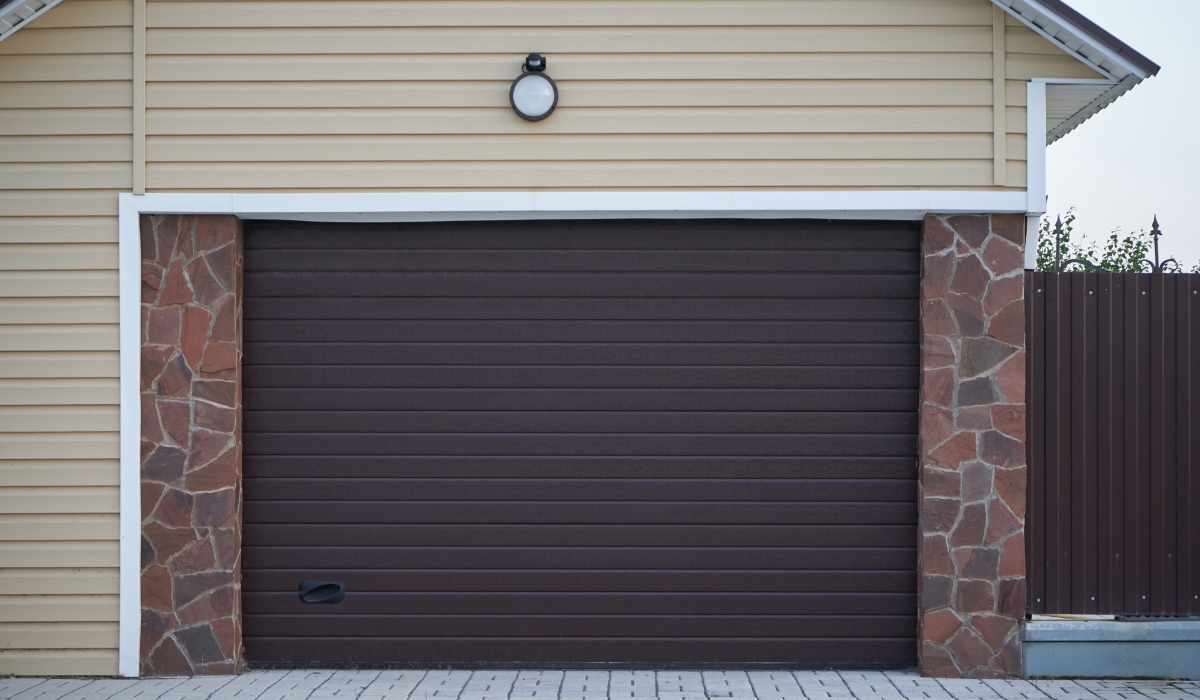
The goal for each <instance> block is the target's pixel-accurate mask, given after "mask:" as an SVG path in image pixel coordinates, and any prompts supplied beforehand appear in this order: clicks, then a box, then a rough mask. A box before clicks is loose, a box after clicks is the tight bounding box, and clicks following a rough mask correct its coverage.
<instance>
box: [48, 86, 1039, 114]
mask: <svg viewBox="0 0 1200 700" xmlns="http://www.w3.org/2000/svg"><path fill="white" fill-rule="evenodd" d="M1013 82H1015V81H1013ZM510 85H511V80H465V81H455V82H429V81H420V82H418V81H362V80H354V81H342V82H338V81H316V80H314V81H307V82H237V83H228V82H211V83H173V82H157V83H150V84H149V85H147V86H146V104H147V106H148V107H149V108H150V109H156V108H158V109H186V108H191V109H216V108H276V109H278V108H326V107H329V106H330V105H337V106H339V107H343V108H346V107H422V108H430V107H507V106H508V89H509V86H510ZM1020 85H1021V86H1022V88H1021V89H1022V91H1023V90H1024V83H1021V84H1020ZM563 91H564V99H566V100H568V102H564V103H563V104H564V106H565V105H567V104H569V105H570V106H571V107H721V106H728V105H741V106H758V107H806V106H833V107H854V106H866V107H879V106H897V107H910V106H911V107H920V106H974V107H990V106H991V104H992V83H991V81H990V80H905V81H895V80H762V79H755V80H715V79H703V80H689V81H686V82H681V81H670V80H623V79H614V80H576V81H572V82H571V83H570V87H567V86H566V85H564V86H563ZM568 91H569V94H567V93H568ZM1024 99H1025V98H1024V92H1022V98H1021V104H1022V105H1024V104H1025V102H1024ZM1014 104H1015V103H1014ZM44 106H47V107H51V106H55V105H44Z"/></svg>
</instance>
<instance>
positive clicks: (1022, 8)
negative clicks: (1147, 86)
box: [992, 0, 1148, 81]
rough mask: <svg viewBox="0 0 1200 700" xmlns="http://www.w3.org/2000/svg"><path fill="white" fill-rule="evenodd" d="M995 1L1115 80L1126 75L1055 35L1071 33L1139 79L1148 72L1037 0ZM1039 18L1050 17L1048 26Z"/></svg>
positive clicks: (1027, 24) (1058, 44)
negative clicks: (1104, 65) (1085, 54)
mask: <svg viewBox="0 0 1200 700" xmlns="http://www.w3.org/2000/svg"><path fill="white" fill-rule="evenodd" d="M992 3H993V4H995V5H998V6H999V7H1001V8H1003V9H1004V10H1005V12H1008V13H1009V14H1010V15H1012V16H1013V17H1015V18H1017V20H1018V21H1020V22H1021V23H1022V24H1024V25H1025V26H1027V27H1029V28H1030V29H1032V30H1033V31H1035V32H1037V33H1038V34H1040V35H1041V36H1042V37H1044V38H1045V39H1047V40H1048V41H1050V42H1051V43H1053V44H1055V45H1056V46H1059V47H1060V48H1062V49H1063V50H1064V51H1066V52H1067V53H1069V54H1070V55H1071V56H1074V57H1075V58H1077V59H1079V60H1080V61H1082V62H1084V63H1086V64H1087V65H1089V66H1091V67H1092V68H1094V69H1096V70H1097V71H1099V72H1100V73H1102V74H1104V75H1105V76H1108V77H1109V78H1111V79H1112V80H1114V81H1117V80H1121V79H1122V78H1124V77H1125V76H1124V75H1116V74H1114V73H1112V72H1111V71H1109V70H1108V69H1106V68H1104V67H1103V66H1102V65H1100V63H1099V62H1098V61H1094V60H1091V59H1089V58H1088V57H1086V56H1084V55H1082V54H1080V53H1079V52H1078V51H1077V50H1075V49H1074V48H1072V47H1071V46H1070V45H1069V44H1068V43H1066V42H1065V41H1063V40H1062V39H1060V38H1059V37H1057V36H1055V34H1057V33H1059V32H1062V33H1064V34H1066V35H1068V36H1069V37H1070V38H1071V39H1072V40H1073V41H1074V42H1077V43H1078V44H1079V45H1083V46H1087V47H1088V48H1089V49H1091V50H1092V51H1095V52H1096V53H1099V54H1101V55H1102V56H1104V57H1105V58H1106V59H1107V60H1109V61H1111V62H1112V63H1114V64H1116V65H1118V66H1120V67H1121V68H1122V69H1124V70H1125V71H1126V72H1127V73H1132V74H1133V75H1136V76H1138V79H1139V80H1144V79H1145V78H1146V77H1147V75H1148V74H1147V73H1146V71H1145V70H1143V69H1142V68H1139V67H1138V66H1136V65H1134V64H1133V63H1131V62H1130V61H1129V60H1128V59H1127V58H1125V57H1124V56H1122V55H1121V54H1119V53H1117V52H1115V51H1113V50H1112V49H1110V48H1108V47H1107V46H1104V45H1103V44H1100V43H1099V42H1097V41H1094V40H1093V39H1092V38H1091V37H1090V36H1089V35H1088V34H1087V32H1084V31H1082V30H1081V29H1079V27H1077V26H1075V25H1074V24H1073V23H1071V22H1069V21H1067V20H1066V19H1064V18H1063V17H1062V15H1060V14H1058V13H1056V12H1053V11H1051V10H1050V9H1048V8H1047V7H1046V6H1045V5H1043V4H1042V3H1040V2H1038V1H1037V0H992ZM1030 11H1032V12H1030ZM1028 14H1032V15H1034V17H1032V18H1031V17H1028V16H1027V15H1028ZM1039 18H1040V19H1042V20H1049V21H1048V22H1043V24H1044V25H1045V26H1043V25H1041V24H1039V23H1038V22H1037V20H1038V19H1039ZM1046 27H1049V28H1050V29H1047V28H1046ZM1052 31H1053V33H1051V32H1052Z"/></svg>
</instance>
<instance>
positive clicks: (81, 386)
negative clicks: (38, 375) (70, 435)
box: [0, 377, 119, 406]
mask: <svg viewBox="0 0 1200 700" xmlns="http://www.w3.org/2000/svg"><path fill="white" fill-rule="evenodd" d="M117 403H119V386H118V381H117V378H116V377H113V378H112V379H0V406H56V405H57V406H76V405H96V404H100V405H105V406H113V405H116V404H117Z"/></svg>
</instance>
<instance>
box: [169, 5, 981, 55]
mask: <svg viewBox="0 0 1200 700" xmlns="http://www.w3.org/2000/svg"><path fill="white" fill-rule="evenodd" d="M336 21H337V23H338V25H339V26H343V27H417V26H430V27H444V26H466V27H472V26H474V27H529V26H541V27H570V26H575V25H584V26H587V25H591V26H617V27H621V26H672V25H678V26H739V25H749V26H772V25H833V26H840V25H845V24H847V23H853V24H860V25H883V26H888V25H909V26H913V25H915V26H922V25H988V26H990V25H991V22H992V17H991V8H989V7H988V6H986V5H982V6H981V5H980V3H978V2H975V1H974V0H908V1H907V2H903V3H897V2H893V1H891V0H806V2H797V3H778V2H763V1H762V0H744V1H738V0H719V1H714V2H706V3H705V4H704V11H703V12H697V11H696V6H695V4H693V3H691V2H682V1H673V2H654V3H646V2H640V1H638V0H556V1H550V2H546V1H543V2H537V1H532V2H531V1H530V0H519V1H516V2H514V1H511V0H476V1H472V2H453V1H450V2H448V1H445V0H443V1H440V2H414V1H412V0H393V1H385V2H370V1H366V2H364V1H361V0H354V1H348V0H347V1H343V2H339V3H338V11H337V20H336ZM146 22H147V26H149V27H152V28H160V27H183V28H188V27H319V28H324V27H328V26H329V24H330V14H329V5H328V4H326V3H323V2H316V1H315V0H310V1H308V2H305V1H290V2H263V1H262V0H254V1H248V2H236V3H233V2H211V1H208V2H206V1H197V2H156V3H152V4H150V6H149V8H147V15H146ZM524 50H526V49H522V51H524Z"/></svg>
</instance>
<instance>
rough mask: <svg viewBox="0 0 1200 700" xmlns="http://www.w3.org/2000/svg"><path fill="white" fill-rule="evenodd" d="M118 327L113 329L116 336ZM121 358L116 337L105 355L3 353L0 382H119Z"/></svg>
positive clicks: (90, 353) (88, 353)
mask: <svg viewBox="0 0 1200 700" xmlns="http://www.w3.org/2000/svg"><path fill="white" fill-rule="evenodd" d="M116 332H117V331H116V326H115V325H114V326H113V333H114V334H115V333H116ZM119 370H120V366H119V358H118V354H117V345H116V340H115V336H114V340H113V344H112V346H111V347H108V348H105V350H104V351H103V352H101V351H97V352H86V353H85V352H11V353H10V352H5V353H0V378H5V379H29V378H33V377H41V378H44V379H57V378H63V379H65V378H69V377H79V378H89V379H98V378H102V377H112V378H114V379H115V378H117V377H118V376H120V374H119Z"/></svg>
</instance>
